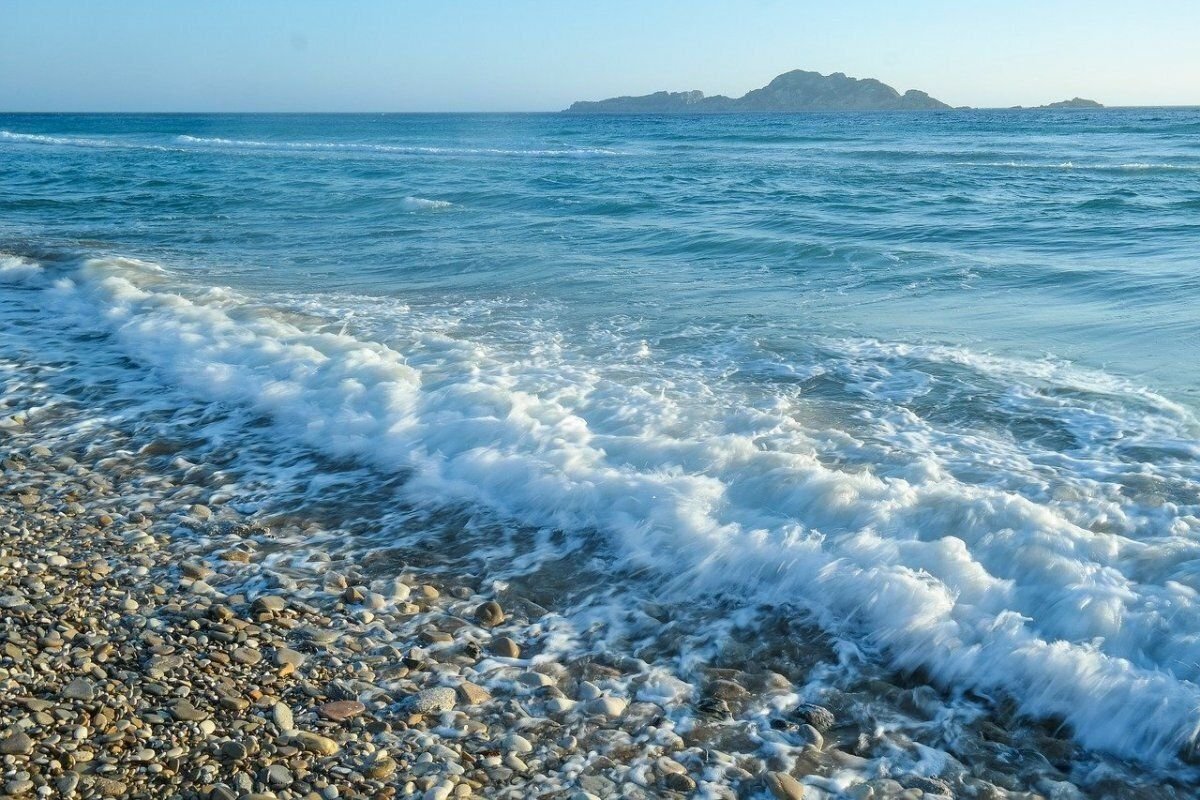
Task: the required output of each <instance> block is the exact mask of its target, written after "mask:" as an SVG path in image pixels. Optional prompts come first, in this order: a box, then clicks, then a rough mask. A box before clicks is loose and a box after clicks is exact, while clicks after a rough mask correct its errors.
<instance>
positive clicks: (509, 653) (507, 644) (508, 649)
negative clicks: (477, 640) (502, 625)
mask: <svg viewBox="0 0 1200 800" xmlns="http://www.w3.org/2000/svg"><path fill="white" fill-rule="evenodd" d="M491 651H492V652H493V653H495V654H496V655H498V656H500V657H501V658H520V657H521V648H520V647H518V646H517V643H516V642H514V641H513V640H512V639H510V638H508V637H507V636H500V637H498V638H495V639H493V640H492V643H491Z"/></svg>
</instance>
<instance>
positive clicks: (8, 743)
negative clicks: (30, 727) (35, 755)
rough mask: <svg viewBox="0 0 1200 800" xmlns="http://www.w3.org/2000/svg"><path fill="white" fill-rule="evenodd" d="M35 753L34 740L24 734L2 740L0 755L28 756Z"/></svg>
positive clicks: (13, 735) (18, 733)
mask: <svg viewBox="0 0 1200 800" xmlns="http://www.w3.org/2000/svg"><path fill="white" fill-rule="evenodd" d="M32 752H33V739H31V738H30V737H29V735H28V734H26V733H24V732H17V733H14V734H12V735H11V736H8V737H6V738H5V739H3V740H0V754H3V755H9V756H11V755H28V754H30V753H32Z"/></svg>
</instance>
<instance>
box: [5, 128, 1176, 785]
mask: <svg viewBox="0 0 1200 800" xmlns="http://www.w3.org/2000/svg"><path fill="white" fill-rule="evenodd" d="M1198 304H1200V110H1195V109H1126V110H1123V109H1117V110H1104V111H971V112H945V113H911V114H909V113H878V114H805V115H777V116H713V117H698V118H692V117H655V116H572V115H565V114H529V115H395V114H375V115H365V114H364V115H0V323H2V324H3V327H2V328H0V354H3V355H4V356H5V357H7V358H13V359H17V358H35V357H36V358H44V359H47V360H48V361H49V362H51V363H54V364H55V365H57V367H58V368H60V369H61V370H62V371H63V372H64V374H65V375H66V377H63V378H62V380H63V381H67V382H68V383H69V382H71V381H74V383H72V384H70V385H72V386H74V388H75V390H76V391H78V392H81V393H87V392H91V393H90V394H88V395H87V396H88V397H89V398H91V399H92V401H93V402H95V403H96V404H97V408H98V412H97V413H100V412H101V411H102V410H103V411H104V413H109V414H113V415H116V416H121V415H124V416H125V417H126V418H128V419H131V420H133V421H134V422H135V423H137V424H141V425H143V426H145V427H146V428H147V430H149V431H151V432H158V433H161V432H162V431H163V430H165V429H167V428H169V427H171V426H172V425H175V426H177V427H178V426H184V425H186V426H197V425H199V426H200V427H201V428H203V430H202V431H200V433H199V434H197V440H198V441H204V442H206V443H207V444H206V445H205V446H206V447H208V448H210V450H211V448H214V447H220V448H223V449H226V450H228V449H230V448H233V449H234V450H235V451H237V452H241V453H244V454H245V461H246V464H245V466H244V470H243V472H244V475H243V476H242V483H241V484H239V485H240V486H241V487H242V488H240V489H239V488H238V487H237V486H234V487H231V488H229V489H228V492H229V494H230V496H231V497H233V498H234V501H235V502H239V503H242V504H244V505H246V506H247V507H255V506H258V507H264V508H269V507H271V506H272V503H274V504H275V505H278V504H280V503H281V502H283V503H285V504H286V503H291V504H292V506H293V507H295V506H300V507H303V506H304V505H305V504H309V505H314V506H315V505H317V504H321V505H323V506H324V507H334V508H337V507H339V505H341V506H347V507H353V508H354V516H355V520H356V525H357V526H358V528H359V529H362V530H364V531H366V532H367V533H364V537H365V538H364V539H363V541H369V542H374V543H379V542H384V543H388V544H389V545H390V544H391V543H394V542H396V541H402V540H403V541H409V540H410V537H413V536H417V534H415V533H413V532H412V531H411V530H409V528H411V527H412V526H411V525H409V526H408V527H405V525H404V524H402V523H401V522H400V521H398V520H396V519H394V518H393V517H390V516H388V512H387V510H386V508H387V506H388V504H389V503H390V500H391V498H392V497H393V496H397V497H398V496H402V497H403V498H404V502H405V503H406V504H407V507H409V508H413V509H434V508H437V509H445V508H447V507H453V508H457V509H460V510H464V509H465V511H462V513H465V514H467V515H468V516H469V517H470V518H471V520H472V522H471V524H470V525H468V530H469V531H471V532H473V534H472V535H474V536H475V537H476V541H477V543H478V544H477V546H478V547H486V548H488V552H489V553H490V554H491V555H492V559H493V566H492V569H493V571H495V572H497V573H498V574H500V573H502V574H504V575H505V577H506V578H508V579H518V578H519V576H520V574H521V573H522V572H523V571H525V572H528V573H534V572H537V570H539V569H541V568H542V567H543V566H544V565H545V564H546V563H550V562H553V564H554V565H555V566H554V568H555V569H556V570H558V571H560V572H562V571H566V572H567V573H568V575H567V578H565V579H564V583H566V584H570V583H572V581H573V580H575V579H577V580H575V583H576V584H577V585H578V586H584V587H591V588H590V589H589V591H586V592H584V591H580V592H577V593H576V594H573V595H572V594H570V593H569V592H566V591H565V590H564V599H563V608H564V615H565V617H566V618H567V619H568V620H570V619H572V618H573V619H576V620H587V619H595V618H596V617H597V615H600V614H601V612H600V611H598V610H597V609H599V608H601V607H603V606H604V605H605V603H606V602H607V601H608V600H609V599H611V592H610V590H611V588H612V587H611V586H610V585H609V584H608V583H606V584H605V586H604V587H603V590H602V588H601V587H600V586H599V585H597V584H591V583H588V580H591V579H589V578H586V577H585V573H586V574H592V575H593V577H594V573H596V571H597V570H596V569H595V563H594V562H589V564H590V566H589V567H588V569H585V568H584V567H580V570H579V575H578V576H575V578H574V579H573V578H572V576H571V574H570V569H571V567H570V566H569V564H570V559H565V560H564V558H563V556H564V553H570V552H571V551H572V548H580V549H586V551H587V552H588V553H589V554H590V555H589V558H592V559H599V563H601V564H603V565H605V566H604V567H603V569H601V570H600V572H603V573H605V574H606V576H607V578H608V581H609V583H613V582H615V583H616V584H619V585H620V586H622V587H625V588H623V589H622V591H632V592H635V593H636V591H638V590H637V589H635V588H633V587H637V586H647V587H652V589H651V590H650V591H649V593H650V594H653V595H654V596H655V599H656V600H658V601H662V602H671V603H676V604H678V605H680V606H681V607H682V606H688V605H691V606H694V605H695V604H696V601H697V599H698V598H708V597H721V598H733V599H734V600H736V601H737V602H742V603H745V604H746V606H747V607H755V608H758V609H760V611H762V613H766V614H770V613H772V612H771V609H776V610H778V609H781V608H785V607H786V608H799V609H803V610H804V611H805V613H807V614H810V615H812V617H813V618H814V619H816V620H818V621H819V622H820V623H821V624H822V625H824V626H825V628H826V629H827V630H829V631H830V632H831V633H833V634H835V635H837V636H840V637H845V640H846V641H848V642H853V643H855V646H856V647H861V648H862V649H863V652H864V653H868V654H869V655H868V658H869V659H874V660H877V661H879V662H880V663H883V664H888V665H891V666H895V667H901V668H907V669H921V670H924V671H925V672H927V673H928V674H930V675H932V676H933V677H934V678H935V679H936V680H938V681H940V682H941V683H942V685H946V686H968V687H972V688H975V689H978V690H979V691H981V692H985V693H988V692H996V693H999V694H1002V695H1005V696H1008V697H1010V698H1012V699H1013V700H1014V701H1015V702H1016V703H1017V705H1018V706H1019V707H1020V708H1021V709H1022V710H1023V711H1025V712H1027V713H1029V714H1031V715H1035V716H1048V717H1053V718H1057V719H1062V720H1065V722H1066V723H1067V725H1068V726H1069V727H1070V728H1071V730H1072V731H1073V732H1074V734H1075V735H1076V737H1077V739H1078V740H1079V741H1080V743H1081V744H1083V745H1084V746H1085V747H1088V748H1090V749H1092V750H1094V751H1095V752H1103V753H1114V754H1116V755H1117V756H1120V757H1123V758H1132V759H1135V760H1142V761H1151V762H1155V763H1163V760H1164V759H1166V760H1168V761H1169V760H1170V759H1172V758H1173V757H1174V755H1175V754H1176V753H1178V752H1179V751H1180V750H1181V749H1186V748H1188V747H1190V746H1191V744H1192V743H1194V741H1195V737H1196V731H1197V728H1198V725H1200V711H1198V709H1200V637H1197V635H1196V631H1197V630H1200V594H1198V593H1200V421H1198V416H1197V414H1198V412H1200V389H1198V387H1200V359H1198V358H1197V356H1198V355H1200V310H1198ZM68 365H69V369H68V368H67V367H68ZM64 385H67V384H64ZM97 385H102V386H103V387H105V388H104V391H103V392H101V391H98V390H95V388H94V387H95V386H97ZM89 387H90V388H89ZM123 387H124V388H123ZM214 404H215V405H217V406H219V407H221V408H222V409H224V410H225V411H224V413H225V416H223V417H221V418H220V419H219V420H217V421H212V420H209V421H207V422H205V421H204V420H205V417H204V413H207V412H203V411H195V409H207V408H211V407H213V405H214ZM188 409H192V410H193V411H195V413H192V411H189V410H188ZM238 415H243V416H238ZM181 420H183V421H181ZM197 420H200V422H197ZM299 453H316V454H322V455H324V456H332V457H335V458H337V459H341V460H344V461H345V462H346V463H349V464H353V465H354V466H352V467H350V466H347V467H346V468H345V469H347V470H350V471H352V472H353V474H354V475H355V477H354V479H353V480H351V479H349V478H347V479H346V480H345V481H343V482H341V483H339V482H337V481H336V480H332V479H330V478H328V477H327V476H326V477H325V478H322V479H318V478H316V477H314V475H313V474H312V473H311V472H305V471H304V470H302V469H300V468H298V467H296V463H297V462H296V459H297V458H301V456H299V455H297V454H299ZM355 470H359V471H355ZM347 474H350V473H347ZM364 475H365V476H370V477H366V478H364ZM396 476H400V481H399V486H398V487H397V485H396V484H395V482H394V481H392V480H391V479H392V478H394V477H396ZM363 480H373V481H377V482H378V483H379V485H380V486H381V487H383V486H386V487H387V489H386V491H385V490H384V489H383V488H380V489H379V490H378V492H377V494H378V495H379V498H378V499H379V500H380V507H378V508H376V507H374V506H370V505H369V503H368V504H367V506H366V507H364V505H363V504H364V503H367V500H369V499H370V498H369V497H366V498H365V497H364V495H367V496H370V495H371V494H372V493H371V492H370V491H364V489H363V485H364V484H363V482H362V481H363ZM251 485H253V487H254V488H253V489H251V488H249V487H250V486H251ZM271 497H274V498H276V499H275V500H271V499H268V498H271ZM278 498H284V499H285V500H282V501H281V500H279V499H278ZM347 516H349V515H347ZM364 520H365V521H364ZM528 530H537V531H552V532H554V534H555V535H554V536H552V537H548V538H546V539H545V540H538V542H535V543H533V544H529V543H528V542H525V543H524V544H518V542H517V540H518V539H519V538H520V537H519V536H518V535H517V534H516V533H515V532H516V531H528ZM406 537H409V538H406ZM423 541H424V544H423V546H425V547H428V546H431V545H430V542H429V540H428V538H427V539H425V540H423ZM564 542H565V544H564ZM435 545H436V543H435ZM435 545H434V546H435ZM381 546H382V545H381ZM501 563H503V564H506V565H507V566H506V567H504V568H501V567H499V566H496V565H497V564H501ZM589 570H590V572H589ZM614 576H615V577H614ZM764 609H765V610H764ZM572 615H574V616H572ZM712 622H713V625H714V626H715V628H719V627H720V625H719V623H723V622H724V620H716V619H714V620H712ZM613 627H614V629H615V628H617V627H619V626H616V625H614V626H613ZM701 627H702V626H701ZM701 634H702V632H699V633H698V634H697V635H701ZM615 635H616V634H614V636H615ZM714 636H715V634H714Z"/></svg>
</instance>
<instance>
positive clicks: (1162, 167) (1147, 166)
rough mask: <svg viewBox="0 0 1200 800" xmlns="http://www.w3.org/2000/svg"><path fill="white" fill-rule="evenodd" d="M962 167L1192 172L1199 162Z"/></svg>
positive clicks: (974, 164) (1001, 163) (1025, 163)
mask: <svg viewBox="0 0 1200 800" xmlns="http://www.w3.org/2000/svg"><path fill="white" fill-rule="evenodd" d="M958 163H959V165H960V166H964V167H995V168H1008V169H1048V170H1084V171H1087V170H1090V171H1096V172H1155V171H1162V172H1175V171H1180V172H1194V171H1198V170H1200V164H1170V163H1145V162H1129V163H1125V164H1083V163H1080V164H1077V163H1075V162H1074V161H1059V162H1056V163H1049V162H1037V161H960V162H958Z"/></svg>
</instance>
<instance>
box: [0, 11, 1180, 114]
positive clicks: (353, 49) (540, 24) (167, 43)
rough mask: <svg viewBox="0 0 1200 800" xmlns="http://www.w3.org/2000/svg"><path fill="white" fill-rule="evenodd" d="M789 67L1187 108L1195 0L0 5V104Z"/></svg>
mask: <svg viewBox="0 0 1200 800" xmlns="http://www.w3.org/2000/svg"><path fill="white" fill-rule="evenodd" d="M794 68H804V69H815V70H819V71H821V72H833V71H841V72H846V73H847V74H850V75H854V76H857V77H877V78H880V79H881V80H884V81H886V82H887V83H890V84H892V85H893V86H895V87H896V88H898V89H900V90H904V89H909V88H919V89H924V90H926V91H928V92H929V93H930V94H932V95H934V96H935V97H938V98H940V99H942V100H945V101H946V102H949V103H952V104H955V105H959V104H969V105H985V106H1006V105H1015V104H1024V105H1036V104H1040V103H1045V102H1049V101H1052V100H1060V99H1063V98H1066V97H1073V96H1075V95H1081V96H1085V97H1093V98H1095V99H1097V100H1100V101H1101V102H1104V103H1106V104H1109V105H1122V104H1138V105H1152V104H1200V0H1143V2H1140V3H1134V2H1128V1H1124V2H1116V1H1115V0H1090V1H1089V2H1083V1H1082V0H1041V1H1040V2H1035V1H1034V0H910V1H909V2H896V1H895V0H892V2H882V0H841V1H840V2H832V1H831V0H821V1H820V2H798V1H796V0H793V1H792V2H785V1H784V0H741V1H740V2H734V1H733V0H728V1H726V0H692V1H691V2H683V1H682V0H661V1H660V2H655V0H642V2H634V0H591V2H573V1H568V0H559V1H558V2H551V0H491V2H480V1H478V0H458V1H457V2H456V1H455V0H442V2H417V1H416V0H408V1H406V0H392V2H385V1H384V0H344V1H343V2H335V1H334V0H325V1H323V2H318V1H317V0H287V2H283V1H282V0H239V1H238V2H233V0H204V1H203V2H197V1H193V2H182V0H181V1H180V2H174V1H173V0H153V1H151V0H106V1H102V0H93V1H92V2H87V1H86V0H74V1H73V2H68V1H67V0H0V110H147V111H169V110H212V111H229V110H327V111H352V110H387V111H422V110H424V111H455V110H479V111H498V110H528V111H537V110H556V109H559V108H562V107H564V106H566V105H567V104H569V103H570V102H571V101H572V100H576V99H596V98H601V97H607V96H611V95H614V94H640V93H645V92H650V91H654V90H657V89H672V90H682V89H701V90H703V91H705V92H706V93H709V94H714V93H723V94H731V95H740V94H742V93H744V92H745V91H747V90H749V89H752V88H755V87H757V86H761V85H762V84H764V83H766V82H767V81H768V80H769V79H770V78H772V77H773V76H775V75H776V74H778V73H780V72H784V71H786V70H789V69H794Z"/></svg>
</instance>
